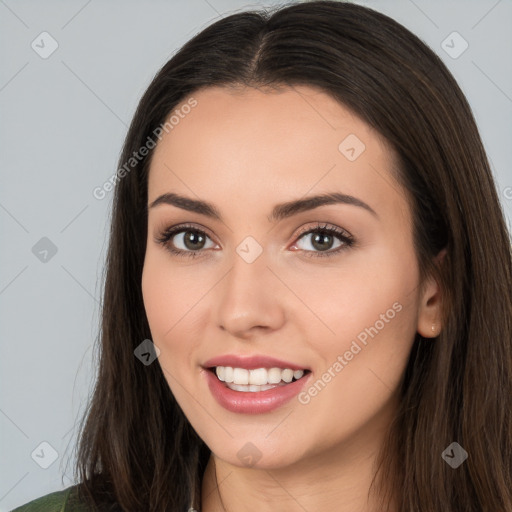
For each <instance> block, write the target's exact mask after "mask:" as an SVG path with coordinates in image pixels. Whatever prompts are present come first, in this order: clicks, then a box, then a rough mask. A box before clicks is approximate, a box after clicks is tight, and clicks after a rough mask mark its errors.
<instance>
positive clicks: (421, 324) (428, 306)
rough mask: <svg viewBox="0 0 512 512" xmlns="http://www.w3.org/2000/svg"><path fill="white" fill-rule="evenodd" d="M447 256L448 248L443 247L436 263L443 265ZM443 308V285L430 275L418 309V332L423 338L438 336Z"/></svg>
mask: <svg viewBox="0 0 512 512" xmlns="http://www.w3.org/2000/svg"><path fill="white" fill-rule="evenodd" d="M445 256H446V249H443V250H442V251H441V252H440V253H439V254H438V255H437V256H436V258H435V261H436V264H438V265H441V264H442V262H443V260H444V258H445ZM441 308H442V293H441V287H440V286H439V283H438V282H437V281H436V279H434V277H429V278H428V279H427V282H426V284H425V286H424V289H423V294H422V296H421V297H420V302H419V310H418V334H420V335H421V336H422V337H423V338H437V337H438V336H439V334H440V333H441V331H442V328H443V326H442V325H441V322H442V320H441V319H442V315H441Z"/></svg>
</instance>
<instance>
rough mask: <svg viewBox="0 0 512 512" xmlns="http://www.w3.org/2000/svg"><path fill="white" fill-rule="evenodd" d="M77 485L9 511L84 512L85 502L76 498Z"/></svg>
mask: <svg viewBox="0 0 512 512" xmlns="http://www.w3.org/2000/svg"><path fill="white" fill-rule="evenodd" d="M77 489H78V486H76V485H72V486H71V487H67V488H66V489H63V490H62V491H57V492H52V493H51V494H46V495H45V496H41V497H40V498H37V499H35V500H33V501H31V502H29V503H25V504H24V505H21V507H18V508H15V509H14V510H12V511H11V512H85V511H86V510H87V508H86V507H85V504H84V503H83V502H81V501H80V500H79V499H78V496H77V493H76V491H77Z"/></svg>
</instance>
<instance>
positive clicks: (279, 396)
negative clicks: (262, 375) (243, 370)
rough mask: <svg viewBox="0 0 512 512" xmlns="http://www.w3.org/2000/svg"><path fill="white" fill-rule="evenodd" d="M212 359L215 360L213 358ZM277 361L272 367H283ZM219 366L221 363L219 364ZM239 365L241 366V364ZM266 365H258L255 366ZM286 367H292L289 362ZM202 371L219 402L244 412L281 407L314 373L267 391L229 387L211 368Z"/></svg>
mask: <svg viewBox="0 0 512 512" xmlns="http://www.w3.org/2000/svg"><path fill="white" fill-rule="evenodd" d="M212 361H214V360H213V359H212ZM275 361H276V360H273V363H272V365H270V367H281V364H282V362H279V364H278V365H274V362H275ZM209 363H210V361H208V364H209ZM212 366H215V365H212ZM217 366H221V365H220V364H219V365H217ZM226 366H229V365H226ZM237 367H238V368H240V366H237ZM264 367H265V365H263V366H258V365H256V366H255V367H254V368H264ZM284 367H285V368H290V366H288V363H287V364H286V365H285V366H284ZM201 373H202V374H203V375H204V377H205V378H206V380H207V384H208V387H209V389H210V392H211V394H212V395H213V396H214V398H215V399H216V400H217V402H218V403H219V404H220V405H221V406H222V407H224V408H225V409H227V410H228V411H231V412H237V413H242V414H261V413H265V412H271V411H273V410H275V409H277V408H278V407H281V406H282V405H284V404H285V403H286V402H289V401H290V400H292V398H293V397H295V396H296V395H298V394H299V393H300V391H301V389H303V388H304V386H305V385H306V383H307V381H309V378H310V376H311V375H312V373H308V374H306V375H304V376H303V377H302V378H300V379H299V380H296V381H295V382H291V383H289V384H286V385H281V386H276V387H275V388H272V389H267V390H266V391H256V392H245V391H234V390H233V389H229V388H228V387H227V385H226V383H225V382H221V381H220V380H219V379H218V378H217V376H216V375H215V374H214V373H213V372H212V371H211V370H202V372H201Z"/></svg>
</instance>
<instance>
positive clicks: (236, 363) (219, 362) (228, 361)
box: [203, 354, 309, 370]
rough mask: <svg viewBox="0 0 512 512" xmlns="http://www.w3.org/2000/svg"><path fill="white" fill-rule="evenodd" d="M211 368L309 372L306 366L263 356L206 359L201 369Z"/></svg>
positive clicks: (230, 356)
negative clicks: (229, 367)
mask: <svg viewBox="0 0 512 512" xmlns="http://www.w3.org/2000/svg"><path fill="white" fill-rule="evenodd" d="M213 366H231V367H233V368H245V369H246V370H255V369H256V368H281V369H283V370H284V369H286V368H290V369H291V370H309V368H308V367H306V366H300V365H297V364H295V363H290V362H289V361H283V360H281V359H275V358H273V357H269V356H264V355H254V356H237V355H235V354H226V355H223V356H217V357H214V358H212V359H208V361H206V362H205V363H204V364H203V368H212V367H213Z"/></svg>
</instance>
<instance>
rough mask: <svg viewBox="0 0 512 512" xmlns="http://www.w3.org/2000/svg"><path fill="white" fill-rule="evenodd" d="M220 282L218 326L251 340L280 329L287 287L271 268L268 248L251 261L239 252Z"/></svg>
mask: <svg viewBox="0 0 512 512" xmlns="http://www.w3.org/2000/svg"><path fill="white" fill-rule="evenodd" d="M233 256H234V257H233V265H232V267H231V269H230V271H229V272H228V273H227V275H226V276H225V277H224V279H223V280H222V281H221V282H220V283H219V284H218V285H217V287H215V288H216V294H215V304H216V306H214V310H215V315H216V321H217V325H218V327H219V328H220V329H222V330H225V331H227V332H229V333H230V334H231V335H232V336H235V337H237V338H242V339H250V338H251V337H253V336H255V335H258V334H260V333H261V332H271V331H274V330H277V329H280V328H281V327H282V326H283V324H284V322H285V307H286V306H285V303H284V302H285V300H286V297H285V294H286V288H285V286H283V284H282V283H281V282H280V280H279V279H278V278H277V277H276V275H275V272H273V271H272V270H271V268H269V262H268V260H267V257H266V253H265V251H263V253H262V254H260V256H259V257H258V258H257V259H256V260H255V261H253V262H251V263H249V262H247V261H246V260H244V259H243V258H242V257H240V256H239V254H237V253H235V254H234V255H233Z"/></svg>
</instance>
